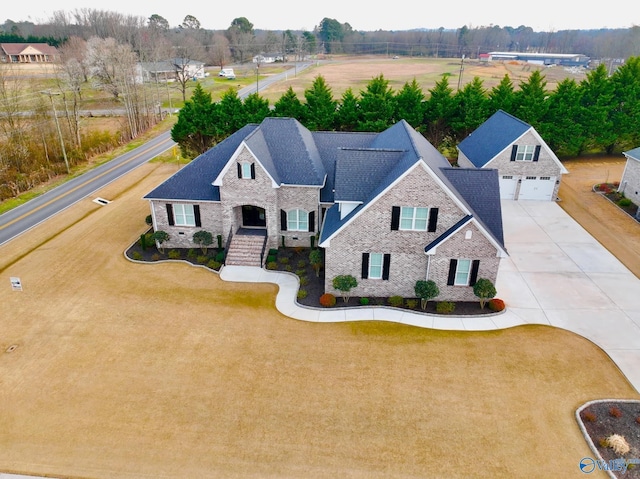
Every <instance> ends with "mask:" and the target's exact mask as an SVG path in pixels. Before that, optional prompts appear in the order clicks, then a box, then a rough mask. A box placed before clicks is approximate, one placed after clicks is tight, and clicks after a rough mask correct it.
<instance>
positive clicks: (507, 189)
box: [500, 175, 518, 200]
mask: <svg viewBox="0 0 640 479" xmlns="http://www.w3.org/2000/svg"><path fill="white" fill-rule="evenodd" d="M516 186H518V180H517V179H516V178H514V177H513V176H506V175H505V176H501V177H500V199H503V200H512V199H513V197H514V196H515V194H516Z"/></svg>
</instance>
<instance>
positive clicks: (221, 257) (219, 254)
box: [214, 249, 224, 263]
mask: <svg viewBox="0 0 640 479" xmlns="http://www.w3.org/2000/svg"><path fill="white" fill-rule="evenodd" d="M214 259H215V260H216V261H217V262H218V263H224V250H223V249H222V250H220V251H218V252H217V253H216V255H215V256H214Z"/></svg>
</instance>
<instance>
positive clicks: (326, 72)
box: [260, 57, 584, 104]
mask: <svg viewBox="0 0 640 479" xmlns="http://www.w3.org/2000/svg"><path fill="white" fill-rule="evenodd" d="M537 68H542V67H537V66H533V65H529V64H523V63H517V62H514V63H509V62H504V63H503V62H493V63H480V62H478V61H476V60H467V61H466V62H465V63H464V65H463V72H462V80H461V82H460V84H461V87H462V86H464V85H465V84H466V83H468V82H471V81H472V80H473V78H474V77H476V76H477V77H479V78H480V79H481V80H482V81H483V85H484V87H485V89H487V90H490V89H491V88H493V87H494V86H495V85H497V84H498V83H499V82H500V80H502V78H503V77H504V75H505V74H508V75H509V78H511V81H512V82H513V84H514V86H515V87H516V88H517V86H518V85H519V84H520V82H522V81H526V80H527V79H528V78H529V75H530V74H531V72H532V71H533V70H534V69H537ZM542 69H543V74H544V76H545V79H546V81H547V86H546V88H547V89H548V90H553V89H554V88H555V87H556V85H557V83H558V82H559V81H561V80H563V79H564V78H566V77H571V78H575V79H576V81H580V80H582V79H583V78H584V75H582V74H576V73H571V72H569V71H567V70H565V69H564V68H542ZM380 74H382V75H384V77H385V79H387V80H388V81H389V86H390V87H391V88H393V89H394V90H395V91H397V90H399V89H401V88H402V86H403V85H404V84H405V83H406V82H411V81H412V80H413V79H414V78H415V79H416V81H417V82H418V84H419V85H420V87H421V89H422V91H423V92H424V93H425V94H428V90H429V89H431V88H433V87H434V85H435V83H436V82H437V81H439V80H441V79H442V75H443V74H449V75H450V77H449V86H450V87H451V88H452V89H453V90H454V91H455V90H456V88H457V87H458V77H459V74H460V60H459V59H452V58H448V59H447V58H442V59H437V58H400V59H397V60H393V59H390V58H384V57H371V58H368V57H345V58H340V57H334V58H332V59H330V60H326V61H325V60H323V61H322V62H321V63H319V64H318V65H316V66H314V67H313V68H309V69H308V70H305V71H304V72H302V73H300V74H299V75H297V76H295V77H291V78H289V79H288V80H287V81H286V82H282V83H280V84H278V85H276V86H274V87H272V88H270V89H269V90H268V91H265V92H260V94H261V95H262V96H263V97H264V98H267V99H268V100H269V101H270V102H271V104H273V103H274V102H275V101H277V100H278V99H279V98H280V97H281V96H282V94H283V93H284V92H285V91H286V90H287V89H288V88H289V86H291V87H292V88H293V90H294V91H295V92H296V93H297V94H298V98H300V99H303V98H304V90H305V89H307V88H309V87H310V86H311V84H312V82H313V79H314V78H315V77H316V76H318V75H321V76H322V77H324V79H325V80H326V82H327V85H329V87H331V90H332V92H333V96H334V98H335V99H340V97H341V96H342V93H344V91H345V90H346V89H347V88H349V87H351V88H352V89H353V91H354V93H356V94H358V93H359V92H360V91H361V90H364V89H365V87H366V85H367V83H369V81H370V80H371V79H372V78H375V77H377V76H378V75H380Z"/></svg>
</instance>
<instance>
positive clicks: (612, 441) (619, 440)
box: [607, 434, 631, 456]
mask: <svg viewBox="0 0 640 479" xmlns="http://www.w3.org/2000/svg"><path fill="white" fill-rule="evenodd" d="M607 445H608V446H609V447H610V448H611V449H613V452H615V453H616V454H617V455H618V456H624V455H625V454H627V453H628V452H629V451H630V449H631V448H630V447H629V443H627V440H626V439H625V438H624V437H623V436H621V435H619V434H612V435H611V436H609V437H607Z"/></svg>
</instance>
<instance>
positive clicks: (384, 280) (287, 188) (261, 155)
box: [145, 118, 506, 301]
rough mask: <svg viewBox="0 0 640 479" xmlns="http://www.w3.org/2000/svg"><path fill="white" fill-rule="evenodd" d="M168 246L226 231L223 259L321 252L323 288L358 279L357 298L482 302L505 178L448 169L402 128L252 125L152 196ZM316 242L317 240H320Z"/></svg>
mask: <svg viewBox="0 0 640 479" xmlns="http://www.w3.org/2000/svg"><path fill="white" fill-rule="evenodd" d="M145 199H147V200H149V202H150V206H151V212H152V218H153V227H154V229H156V230H163V231H166V232H167V233H168V234H169V238H170V239H169V241H168V242H167V243H166V244H165V245H166V246H168V247H175V248H193V247H196V246H197V245H194V243H193V239H192V237H193V234H194V233H195V232H196V231H199V230H202V229H204V230H207V231H209V232H211V233H213V234H214V235H220V236H221V238H222V241H223V244H224V246H225V247H226V248H227V250H228V254H227V260H226V263H227V264H245V265H246V264H249V265H255V266H261V265H262V261H263V258H264V255H262V256H261V253H263V252H264V250H265V248H277V247H279V246H282V245H285V246H293V247H295V246H306V247H308V246H310V245H313V244H317V245H318V246H319V247H320V248H323V249H324V252H325V289H326V291H327V292H333V293H337V291H335V290H334V289H333V286H332V279H333V278H334V277H335V276H337V275H353V276H354V277H356V279H357V280H358V286H357V287H356V288H355V289H354V290H353V294H356V295H361V296H391V295H401V296H404V297H411V296H414V295H415V293H414V286H415V283H416V281H417V280H425V279H433V280H434V281H435V282H436V283H437V284H438V286H439V288H440V292H441V293H440V296H439V298H438V299H440V300H445V299H447V300H455V301H465V300H474V299H476V298H475V296H474V294H473V288H472V286H473V284H474V283H475V281H476V279H477V278H479V277H484V278H488V279H490V280H491V281H494V282H495V280H496V275H497V272H498V265H499V262H500V258H502V257H504V256H506V251H505V247H504V240H503V232H502V214H501V205H500V198H499V189H498V174H497V171H496V170H492V169H477V168H475V167H474V168H468V169H467V168H453V167H451V166H450V164H449V162H448V161H447V159H446V158H444V157H443V156H442V155H441V154H440V153H439V152H438V151H437V150H436V149H435V148H434V147H433V146H432V145H431V144H430V143H429V142H428V141H427V140H426V139H425V138H424V137H423V136H422V135H420V134H419V133H417V132H416V131H415V130H414V129H413V128H411V126H410V125H409V124H408V123H406V122H405V121H400V122H398V123H397V124H395V125H394V126H392V127H390V128H388V129H387V130H385V131H383V132H381V133H343V132H311V131H309V130H308V129H306V128H305V127H304V126H302V125H301V124H300V123H299V122H298V121H297V120H294V119H290V118H267V119H265V120H264V121H263V122H262V123H261V124H259V125H254V124H252V125H247V126H245V127H244V128H242V129H240V130H239V131H237V132H236V133H234V134H233V135H231V136H230V137H228V138H227V139H225V140H224V141H222V142H221V143H219V144H218V145H217V146H215V147H214V148H212V149H210V150H209V151H207V152H205V153H204V154H202V155H200V156H199V157H198V158H196V159H194V160H193V161H192V162H191V163H189V164H188V165H186V166H185V167H184V168H182V169H181V170H180V171H179V172H177V173H176V174H174V175H173V176H172V177H170V178H169V179H168V180H166V181H165V182H164V183H162V184H161V185H159V186H158V187H157V188H155V189H154V190H153V191H151V192H150V193H149V194H147V195H146V196H145ZM316 238H317V239H316Z"/></svg>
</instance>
